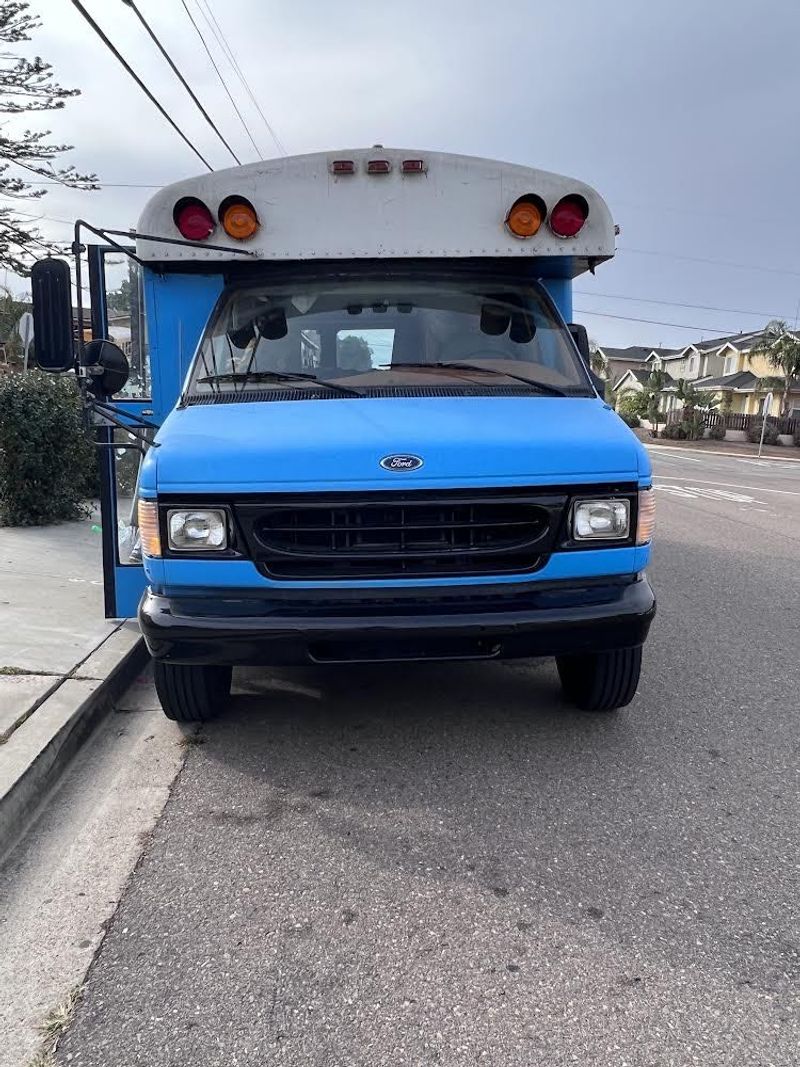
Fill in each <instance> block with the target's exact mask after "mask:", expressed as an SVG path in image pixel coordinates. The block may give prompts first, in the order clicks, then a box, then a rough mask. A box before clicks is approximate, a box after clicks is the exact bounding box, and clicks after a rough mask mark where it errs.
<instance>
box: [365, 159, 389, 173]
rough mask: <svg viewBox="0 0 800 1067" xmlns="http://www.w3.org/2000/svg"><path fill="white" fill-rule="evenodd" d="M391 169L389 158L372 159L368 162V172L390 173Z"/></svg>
mask: <svg viewBox="0 0 800 1067" xmlns="http://www.w3.org/2000/svg"><path fill="white" fill-rule="evenodd" d="M391 169H392V164H391V163H390V162H389V160H388V159H371V160H370V161H369V163H367V174H388V173H389V171H390V170H391Z"/></svg>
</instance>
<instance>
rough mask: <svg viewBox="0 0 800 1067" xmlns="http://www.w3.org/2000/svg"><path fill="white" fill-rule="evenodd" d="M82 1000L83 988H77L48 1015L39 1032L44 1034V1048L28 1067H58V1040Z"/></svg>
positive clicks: (30, 1061)
mask: <svg viewBox="0 0 800 1067" xmlns="http://www.w3.org/2000/svg"><path fill="white" fill-rule="evenodd" d="M80 998H81V987H80V986H77V985H76V986H75V987H74V988H73V989H71V990H70V991H69V993H67V995H66V997H65V998H64V999H63V1000H62V1001H61V1003H60V1004H58V1005H57V1006H56V1007H55V1008H53V1009H52V1011H51V1012H50V1013H49V1014H48V1015H47V1018H46V1019H45V1020H44V1022H43V1023H42V1025H41V1026H40V1027H39V1030H40V1032H41V1034H42V1037H43V1039H44V1040H43V1041H42V1047H41V1049H39V1051H38V1052H37V1053H36V1055H35V1056H34V1057H33V1059H32V1060H29V1061H28V1065H27V1067H58V1065H57V1063H56V1060H55V1057H54V1053H55V1049H56V1045H57V1044H58V1039H59V1038H60V1037H61V1035H62V1034H63V1033H64V1031H65V1030H66V1028H67V1025H68V1023H69V1021H70V1019H71V1018H72V1013H73V1012H74V1011H75V1005H76V1004H77V1003H78V1001H79V1000H80Z"/></svg>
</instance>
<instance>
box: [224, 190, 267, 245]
mask: <svg viewBox="0 0 800 1067" xmlns="http://www.w3.org/2000/svg"><path fill="white" fill-rule="evenodd" d="M219 221H220V222H221V223H222V228H223V230H224V231H225V233H227V235H228V236H229V237H233V238H234V239H235V240H237V241H246V240H247V239H248V238H249V237H252V236H253V235H254V234H255V233H257V231H258V228H259V221H258V215H257V214H256V209H255V208H254V207H253V205H252V204H251V203H250V201H249V200H243V199H242V198H241V197H228V199H227V200H225V201H223V203H222V206H221V207H220V209H219Z"/></svg>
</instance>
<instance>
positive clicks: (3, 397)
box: [0, 371, 97, 526]
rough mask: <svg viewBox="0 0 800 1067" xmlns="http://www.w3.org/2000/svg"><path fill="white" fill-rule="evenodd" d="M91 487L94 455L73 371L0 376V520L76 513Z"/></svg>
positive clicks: (52, 518)
mask: <svg viewBox="0 0 800 1067" xmlns="http://www.w3.org/2000/svg"><path fill="white" fill-rule="evenodd" d="M96 487H97V458H96V453H95V449H94V446H93V444H92V442H91V440H90V439H89V436H88V434H87V431H86V429H85V426H84V420H83V412H82V407H81V400H80V397H79V395H78V390H77V385H76V382H75V379H74V377H73V376H72V375H63V376H56V375H52V374H44V373H42V372H41V371H31V372H29V373H28V374H9V375H6V376H4V377H0V523H3V524H5V525H8V526H43V525H46V524H47V523H51V522H64V521H66V520H69V519H76V518H80V517H81V515H84V514H86V512H87V508H86V506H85V501H86V500H87V499H89V498H90V497H92V496H95V495H96Z"/></svg>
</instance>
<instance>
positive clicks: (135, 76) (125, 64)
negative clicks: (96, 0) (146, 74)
mask: <svg viewBox="0 0 800 1067" xmlns="http://www.w3.org/2000/svg"><path fill="white" fill-rule="evenodd" d="M72 5H73V7H75V8H77V9H78V11H79V12H80V13H81V15H83V17H84V19H85V20H86V21H87V22H88V23H89V25H90V26H91V27H92V29H93V30H94V32H95V33H96V34H97V36H98V37H99V38H100V40H101V41H102V42H103V44H104V45H105V46H106V48H108V49H109V51H110V52H111V54H112V55H113V56H114V57H115V59H117V60H118V61H119V62H120V63H121V64H122V66H123V67H124V68H125V70H126V71H127V72H128V74H130V76H131V77H132V78H133V80H134V81H135V82H136V84H137V85H138V86H139V88H140V89H141V90H142V92H143V93H144V94H145V96H147V98H148V99H149V100H150V102H151V103H153V104H155V106H156V107H157V108H158V110H159V111H160V112H161V114H162V115H163V116H164V118H165V119H166V120H167V122H168V123H169V124H170V126H171V127H172V128H173V130H175V132H176V133H177V134H178V136H179V137H180V138H181V140H183V141H185V142H186V144H187V145H188V146H189V148H191V150H192V151H193V152H194V154H195V155H196V156H197V158H198V159H199V160H200V162H201V163H202V164H203V165H204V166H205V167H207V168H208V169H209V170H210V171H213V170H214V168H213V167H212V166H211V164H210V163H209V162H208V160H207V159H206V158H205V157H204V156H203V155H201V153H200V152H199V151H198V150H197V148H195V146H194V145H193V144H192V142H191V141H190V140H189V138H188V137H187V136H186V134H185V133H184V132H183V130H182V129H181V128H180V126H179V125H178V124H177V122H175V120H174V119H173V118H172V117H171V116H170V115H169V114H168V113H167V111H166V110H165V109H164V107H163V106H162V105H161V104H160V103H159V102H158V100H157V99H156V98H155V96H154V95H153V94H152V92H151V91H150V90H149V89H148V87H147V86H146V85H145V83H144V82H143V81H142V79H141V78H140V77H139V75H138V74H137V73H136V71H135V70H134V69H133V67H132V66H131V65H130V63H129V62H128V61H127V59H125V57H124V56H123V55H122V54H121V53H120V52H119V50H118V49H117V48H116V47H115V46H114V45H113V44H112V42H111V41H110V40H109V39H108V37H106V35H105V33H103V31H102V30H101V29H100V27H99V26H98V25H97V23H96V22H95V20H94V19H93V18H92V16H91V15H90V14H89V12H88V11H87V10H86V8H85V7H84V6H83V4H82V3H81V2H80V0H72Z"/></svg>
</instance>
